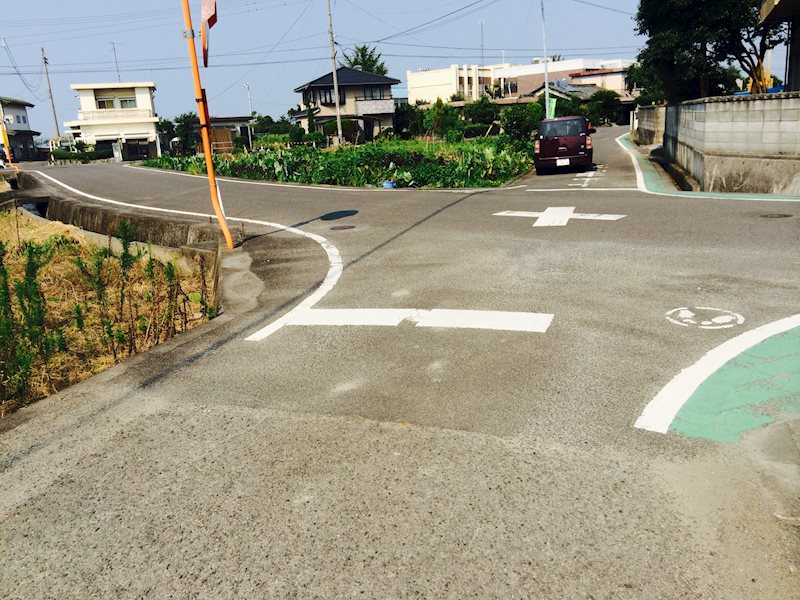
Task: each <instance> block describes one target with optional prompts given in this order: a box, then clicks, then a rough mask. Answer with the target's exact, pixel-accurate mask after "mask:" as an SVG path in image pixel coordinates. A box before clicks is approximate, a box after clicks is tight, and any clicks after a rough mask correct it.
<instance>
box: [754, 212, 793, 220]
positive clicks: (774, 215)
mask: <svg viewBox="0 0 800 600" xmlns="http://www.w3.org/2000/svg"><path fill="white" fill-rule="evenodd" d="M793 216H794V215H787V214H784V213H769V214H766V215H761V217H762V218H764V219H789V218H791V217H793Z"/></svg>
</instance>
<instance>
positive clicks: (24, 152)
mask: <svg viewBox="0 0 800 600" xmlns="http://www.w3.org/2000/svg"><path fill="white" fill-rule="evenodd" d="M0 108H2V111H0V112H2V114H3V117H4V118H5V124H6V133H8V141H9V143H10V144H11V152H12V157H13V158H14V160H32V159H34V158H36V146H35V145H34V142H33V138H34V137H36V136H37V135H40V132H38V131H34V130H33V129H31V126H30V123H29V122H28V109H29V108H33V104H31V103H30V102H26V101H25V100H17V99H16V98H6V97H3V96H0ZM2 143H3V140H2V136H0V145H2Z"/></svg>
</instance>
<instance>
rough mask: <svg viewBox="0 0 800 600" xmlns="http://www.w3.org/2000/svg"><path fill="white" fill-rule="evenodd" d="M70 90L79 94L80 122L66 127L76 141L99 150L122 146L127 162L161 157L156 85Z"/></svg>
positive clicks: (87, 85) (88, 86)
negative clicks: (155, 99)
mask: <svg viewBox="0 0 800 600" xmlns="http://www.w3.org/2000/svg"><path fill="white" fill-rule="evenodd" d="M70 87H71V88H72V89H73V90H75V91H76V92H77V94H76V95H77V98H78V102H79V104H80V108H79V110H78V119H77V120H75V121H67V122H65V123H64V125H66V127H67V129H68V131H69V133H71V134H72V135H73V136H74V137H75V139H76V140H80V141H83V142H85V143H86V144H88V145H90V146H94V147H95V150H105V149H111V148H112V145H113V144H119V146H120V149H121V151H122V158H123V160H138V159H142V158H152V157H154V156H160V155H161V145H160V144H159V143H158V128H157V124H158V115H157V114H156V110H155V104H154V101H153V94H154V92H155V89H156V85H155V83H153V82H151V81H145V82H127V83H77V84H73V85H71V86H70Z"/></svg>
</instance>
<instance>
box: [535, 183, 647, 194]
mask: <svg viewBox="0 0 800 600" xmlns="http://www.w3.org/2000/svg"><path fill="white" fill-rule="evenodd" d="M568 185H572V184H571V183H570V184H568ZM576 185H577V184H576ZM527 191H529V192H581V191H587V192H638V191H639V188H632V187H620V188H584V187H583V186H581V185H578V187H577V188H569V187H565V188H538V189H537V188H530V189H528V190H527Z"/></svg>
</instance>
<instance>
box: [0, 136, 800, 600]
mask: <svg viewBox="0 0 800 600" xmlns="http://www.w3.org/2000/svg"><path fill="white" fill-rule="evenodd" d="M620 133H622V131H621V130H604V131H601V132H600V133H598V135H597V136H596V154H595V160H596V161H597V163H598V167H597V169H596V170H595V171H591V172H589V173H578V172H568V173H558V174H555V175H550V176H543V177H536V176H534V175H532V176H529V177H528V178H526V179H524V180H523V181H521V182H519V183H518V184H516V185H513V186H511V187H510V188H507V189H499V190H490V191H480V192H433V191H401V190H398V191H365V190H341V189H340V190H336V189H310V188H303V187H288V186H274V185H255V184H252V183H236V182H223V183H222V191H223V194H224V198H225V204H226V209H227V213H228V215H229V216H231V217H235V218H242V219H255V220H264V221H269V222H277V223H283V224H286V225H293V224H297V226H298V227H299V228H301V229H302V230H304V231H307V232H310V233H313V234H317V235H319V236H323V237H325V238H327V239H328V240H329V241H330V242H331V244H333V246H335V248H336V249H337V250H338V252H339V253H340V255H341V257H342V261H343V265H344V268H343V271H342V275H341V278H340V279H339V280H338V282H337V283H336V285H335V286H334V287H333V289H332V290H331V291H330V292H329V293H327V295H325V296H324V297H323V298H322V299H321V300H320V301H319V303H318V304H316V305H315V306H314V308H313V309H312V310H311V313H306V318H305V320H306V321H309V317H308V314H313V319H311V320H312V321H315V322H318V323H320V324H317V325H302V324H289V325H287V326H285V327H283V328H281V329H279V330H278V331H276V332H274V333H273V334H272V335H270V336H269V337H267V338H266V339H264V340H262V341H247V340H246V338H247V337H248V336H250V335H252V334H254V333H255V332H257V331H259V330H260V329H261V328H263V327H265V326H267V325H268V324H269V323H270V322H273V321H274V320H275V319H276V318H277V317H279V316H281V315H284V314H286V313H287V311H288V310H290V309H291V308H292V307H294V306H295V305H296V304H297V303H298V302H300V301H301V300H302V298H303V297H304V296H306V295H308V294H310V293H311V292H312V291H313V290H314V289H315V287H316V286H317V285H319V283H320V282H321V281H322V280H323V278H324V277H325V276H326V274H327V273H328V271H329V268H330V264H329V256H328V255H327V254H326V253H325V251H324V250H323V248H322V247H321V246H320V245H318V244H317V243H316V242H315V241H313V240H311V239H308V238H304V237H301V236H298V235H294V234H292V233H286V232H274V230H270V229H265V231H270V233H269V234H268V235H265V236H263V237H259V238H256V239H254V240H251V241H250V242H248V243H246V244H245V246H244V248H243V249H239V250H236V251H234V252H233V253H231V254H229V255H228V258H227V259H226V260H227V261H228V263H229V266H230V267H231V268H232V269H233V268H238V269H239V273H238V274H237V276H236V278H234V279H231V280H229V281H228V282H227V283H226V285H227V294H228V296H227V297H228V300H227V306H228V309H229V312H228V314H227V315H225V316H223V317H221V318H220V319H218V320H217V321H216V322H214V323H213V324H211V325H210V326H208V327H207V328H204V329H203V330H201V331H197V332H193V333H190V334H188V335H186V336H185V337H184V338H182V339H179V340H176V341H175V342H174V343H173V344H170V345H167V346H165V347H162V348H159V349H158V350H156V351H154V352H152V353H149V354H148V355H146V356H141V357H137V358H136V359H134V360H133V361H131V362H130V363H128V364H127V365H123V366H121V367H118V368H116V369H114V370H112V371H110V372H108V373H105V374H103V375H100V376H98V377H96V378H95V379H94V380H92V381H89V382H86V383H84V384H82V385H79V386H76V387H74V388H72V389H70V390H66V391H65V392H64V393H62V394H59V395H57V397H54V398H51V399H48V400H46V401H44V402H41V403H39V404H37V405H35V406H34V407H31V408H29V409H26V410H24V411H21V412H20V413H19V414H18V415H16V416H15V417H12V418H11V419H9V420H7V422H6V423H5V424H0V427H3V428H5V429H6V431H5V432H3V433H2V434H0V450H1V451H2V453H1V454H0V468H1V469H2V471H1V472H0V478H1V479H2V487H0V515H2V517H1V518H2V521H0V542H1V543H2V547H3V548H4V552H3V553H2V558H0V562H1V563H2V569H1V571H2V575H0V595H2V596H3V597H9V598H15V597H19V598H42V597H53V598H64V597H90V596H98V597H139V596H144V597H246V598H251V597H287V596H288V597H301V598H307V597H308V598H310V597H326V598H327V597H345V596H357V595H358V596H363V597H381V598H382V597H406V596H423V597H453V598H463V597H498V598H500V597H502V598H506V597H511V596H520V597H532V598H698V597H706V598H746V597H750V598H795V597H800V592H798V590H800V579H799V578H800V575H798V573H797V569H798V568H800V553H799V552H798V550H799V549H800V548H799V546H798V529H797V517H798V515H800V502H798V497H800V489H798V488H800V484H798V481H800V477H798V467H797V464H798V462H799V461H798V456H797V454H798V449H797V448H798V447H797V442H796V440H797V436H798V430H799V429H800V428H799V427H798V420H797V417H796V415H794V416H792V415H793V413H792V412H791V411H779V410H776V409H775V410H772V413H774V415H775V418H776V422H775V423H774V424H772V425H770V426H768V427H766V428H762V429H758V430H756V431H754V432H750V433H745V434H744V435H743V436H742V437H741V440H740V441H739V442H738V443H733V444H720V443H717V442H715V441H712V440H711V439H702V438H693V437H692V438H690V437H685V436H683V435H680V434H678V433H675V432H671V433H668V434H666V435H663V434H659V433H654V432H651V431H644V430H641V429H636V428H634V426H633V424H634V422H635V421H636V420H637V418H638V417H639V415H640V414H641V413H642V411H643V409H644V408H645V406H646V405H647V404H648V403H649V402H650V401H651V400H652V399H653V398H654V397H655V396H656V395H657V394H658V392H659V391H660V390H661V389H662V388H663V387H664V386H665V385H666V384H667V383H669V382H670V380H671V379H672V378H673V377H674V376H675V375H677V374H678V373H679V372H680V371H681V370H682V369H685V368H686V367H688V366H690V365H692V364H693V363H694V362H695V361H697V360H698V359H700V358H701V357H702V356H703V355H704V354H706V353H707V352H709V351H710V350H712V349H713V348H715V347H716V346H719V345H720V344H722V343H723V342H725V341H727V340H729V339H731V338H733V337H735V336H737V335H739V334H741V333H743V332H745V331H747V330H751V329H754V328H758V327H760V326H764V325H767V324H769V323H772V322H774V321H777V320H780V319H784V318H786V317H789V316H791V315H794V314H796V313H797V312H800V311H798V310H797V298H798V291H800V285H799V284H798V274H800V267H799V266H798V265H800V261H798V254H797V239H798V233H800V227H799V226H798V223H800V221H799V220H798V218H797V217H794V218H764V217H762V215H765V214H773V213H787V214H794V215H797V214H800V208H799V206H800V205H798V204H793V203H788V204H787V203H782V204H778V203H770V202H761V201H755V200H754V201H732V200H715V199H695V198H677V197H676V198H672V197H664V196H654V195H648V194H644V193H642V192H640V191H639V190H638V189H637V179H636V173H635V171H634V169H633V166H632V163H631V160H630V157H629V156H628V155H627V154H625V153H624V152H623V150H622V149H621V148H620V147H619V146H618V145H617V144H616V143H615V142H614V137H616V136H618V135H620ZM44 172H45V173H46V174H47V175H49V176H51V177H53V178H55V179H57V180H59V181H61V182H64V183H66V184H68V185H70V186H73V187H75V188H77V189H79V190H81V191H83V192H86V193H89V194H93V195H98V196H102V197H104V198H110V199H114V200H120V201H125V202H131V203H134V204H137V205H142V206H149V207H160V208H170V209H178V210H189V211H199V212H208V211H209V207H208V199H207V187H206V183H205V181H204V180H203V179H200V178H192V177H186V176H181V175H176V174H172V173H163V172H155V171H148V170H142V169H133V168H127V167H120V166H114V165H102V166H97V167H80V168H49V169H46V170H45V171H44ZM548 209H550V210H548ZM552 209H557V210H555V211H554V210H552ZM570 209H574V210H570ZM336 211H357V212H354V213H353V214H351V216H348V217H345V218H342V219H339V220H336V221H329V220H322V219H320V218H319V217H321V216H323V215H327V214H329V213H332V212H336ZM508 211H511V212H512V213H515V214H519V213H535V215H527V216H508V215H500V216H496V215H497V214H498V213H503V212H508ZM574 213H577V214H578V215H594V216H596V215H616V216H617V218H616V220H602V219H597V218H570V219H568V222H567V224H566V225H564V226H542V225H544V224H545V223H546V222H547V221H548V219H550V218H551V217H553V216H554V215H555V218H556V220H558V219H563V218H564V215H565V214H566V216H568V217H570V216H573V214H574ZM536 215H538V216H536ZM542 215H546V217H547V218H543V217H542ZM620 217H621V218H620ZM540 218H542V219H543V221H541V222H537V219H540ZM534 223H537V226H535V227H534ZM340 225H354V226H355V227H354V228H351V229H344V230H341V229H339V230H332V229H331V228H332V227H336V226H340ZM248 265H249V271H247V269H246V267H248ZM242 268H245V271H244V272H241V269H242ZM692 307H713V308H719V309H724V310H728V311H731V312H732V313H735V314H737V315H742V316H743V317H744V318H745V322H744V323H742V324H740V325H739V324H737V325H735V326H734V327H731V328H724V329H702V328H700V327H697V326H681V325H679V324H675V323H673V322H670V321H669V320H667V319H666V318H665V315H666V314H667V313H668V312H669V311H671V310H672V309H676V308H692ZM375 309H396V310H400V309H402V310H404V311H405V313H408V315H411V316H410V317H398V318H397V319H395V321H397V323H398V324H383V325H379V326H377V325H366V324H353V325H347V326H342V325H335V324H333V323H336V322H341V319H344V318H346V319H351V320H353V322H358V323H360V322H363V321H368V320H370V319H374V318H376V315H379V313H376V312H374V310H375ZM411 309H416V310H417V311H494V312H503V313H509V312H513V313H535V315H543V316H544V318H547V316H549V315H552V322H551V323H550V324H549V327H546V326H545V327H544V329H546V331H545V332H535V331H507V330H503V327H502V326H500V327H499V328H498V326H497V322H498V321H496V320H492V318H493V317H492V315H487V314H476V313H470V315H469V319H468V320H469V321H470V323H471V324H472V325H473V326H474V325H475V324H476V323H480V324H482V325H485V326H486V327H489V328H488V329H474V328H457V327H453V326H450V325H453V324H455V323H456V322H457V321H458V315H463V313H435V312H434V313H422V312H414V311H413V310H411ZM344 310H347V311H348V312H343V311H344ZM314 311H316V312H314ZM405 313H403V314H405ZM387 314H389V315H394V316H395V317H396V315H398V314H400V313H397V312H393V313H382V315H383V317H385V316H386V315H387ZM714 314H727V313H714ZM432 315H438V316H437V317H436V318H440V321H438V324H439V325H444V326H439V327H422V326H418V322H419V324H420V325H421V324H422V321H421V319H422V320H424V318H426V316H427V318H433V317H432ZM495 316H496V315H495ZM383 317H381V318H383ZM393 318H394V317H393ZM498 318H499V317H498ZM510 318H511V319H512V321H513V322H516V323H519V322H520V319H523V317H522V316H521V315H517V316H516V317H515V316H511V317H510ZM532 318H539V317H532ZM398 319H399V320H398ZM515 319H516V320H515ZM390 320H391V319H390ZM501 321H502V319H501ZM298 322H299V321H298ZM503 322H505V321H503ZM548 322H549V321H548ZM492 327H494V328H492ZM773 409H774V407H773ZM765 410H766V409H765ZM709 427H712V426H709ZM793 435H794V438H793V437H792V436H793Z"/></svg>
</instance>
